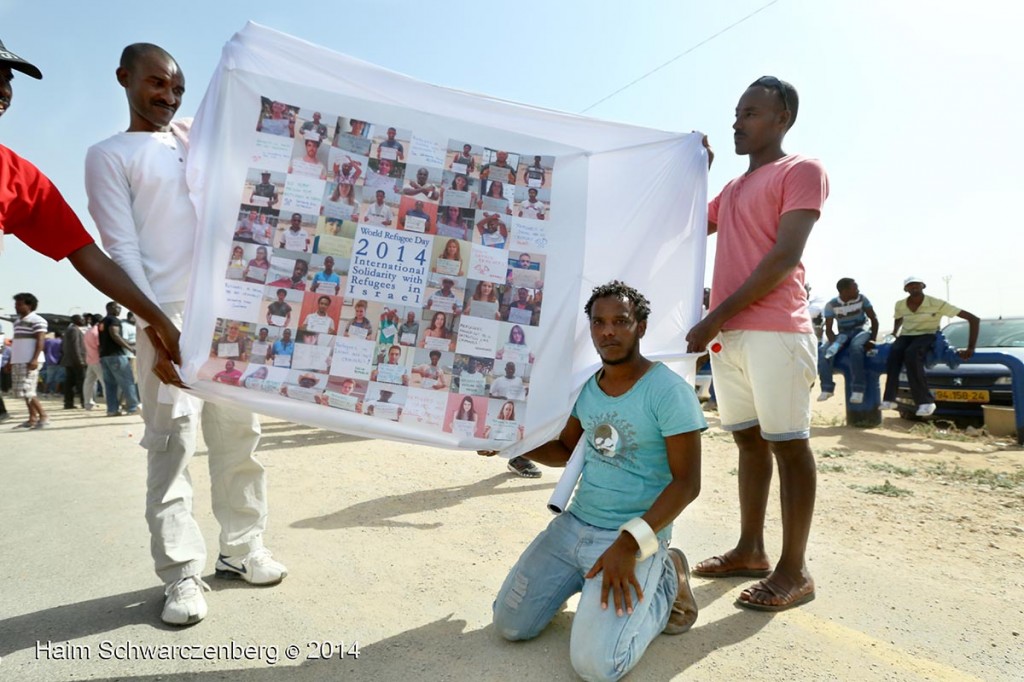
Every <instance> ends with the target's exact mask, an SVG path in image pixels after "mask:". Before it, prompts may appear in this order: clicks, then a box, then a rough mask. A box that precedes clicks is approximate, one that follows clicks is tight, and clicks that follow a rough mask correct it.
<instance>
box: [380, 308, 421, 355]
mask: <svg viewBox="0 0 1024 682" xmlns="http://www.w3.org/2000/svg"><path fill="white" fill-rule="evenodd" d="M422 313H423V309H422V308H419V307H412V306H407V307H404V308H399V309H398V318H399V324H398V329H397V330H396V331H395V340H396V341H397V342H398V345H400V346H409V347H415V346H416V343H417V342H418V341H419V338H420V330H421V329H426V326H427V325H426V324H421V323H420V315H421V314H422ZM379 338H380V340H384V339H385V334H384V330H383V329H382V330H381V332H380V337H379Z"/></svg>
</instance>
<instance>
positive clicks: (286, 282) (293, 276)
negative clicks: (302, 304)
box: [267, 249, 310, 298]
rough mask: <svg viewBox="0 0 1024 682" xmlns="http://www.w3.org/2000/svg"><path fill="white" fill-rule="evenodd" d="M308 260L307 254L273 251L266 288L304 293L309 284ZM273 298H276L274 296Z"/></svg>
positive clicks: (281, 250)
mask: <svg viewBox="0 0 1024 682" xmlns="http://www.w3.org/2000/svg"><path fill="white" fill-rule="evenodd" d="M309 259H310V256H309V255H307V254H302V253H297V252H295V251H287V250H283V249H280V250H275V251H274V253H273V254H271V256H270V272H268V273H267V286H268V287H274V288H281V289H292V290H295V291H305V290H306V287H307V285H308V284H309ZM274 298H277V296H276V294H275V296H274Z"/></svg>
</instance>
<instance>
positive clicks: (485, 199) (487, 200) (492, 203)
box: [476, 180, 516, 216]
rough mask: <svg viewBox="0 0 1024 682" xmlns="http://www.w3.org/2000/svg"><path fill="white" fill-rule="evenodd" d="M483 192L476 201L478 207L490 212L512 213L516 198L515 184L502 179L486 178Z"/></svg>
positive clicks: (508, 214) (507, 214)
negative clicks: (513, 201)
mask: <svg viewBox="0 0 1024 682" xmlns="http://www.w3.org/2000/svg"><path fill="white" fill-rule="evenodd" d="M483 184H484V187H483V194H482V195H481V197H480V200H479V201H477V202H476V205H477V208H479V209H481V210H483V211H488V212H490V213H499V214H501V215H506V216H510V215H512V200H513V199H514V198H515V195H516V193H515V189H516V188H515V185H510V184H508V183H504V182H502V181H501V180H484V181H483Z"/></svg>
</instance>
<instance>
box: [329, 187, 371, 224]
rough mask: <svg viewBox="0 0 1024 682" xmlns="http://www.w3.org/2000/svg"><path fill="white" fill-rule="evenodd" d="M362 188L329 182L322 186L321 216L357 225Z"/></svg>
mask: <svg viewBox="0 0 1024 682" xmlns="http://www.w3.org/2000/svg"><path fill="white" fill-rule="evenodd" d="M362 196H363V188H362V187H360V186H358V185H346V184H344V183H340V182H336V181H331V182H328V183H327V184H326V185H325V186H324V198H323V212H322V213H321V215H323V216H324V217H326V218H331V219H332V220H335V221H341V222H349V223H353V224H354V223H358V222H359V208H360V206H362V204H361V197H362Z"/></svg>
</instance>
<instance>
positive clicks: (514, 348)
mask: <svg viewBox="0 0 1024 682" xmlns="http://www.w3.org/2000/svg"><path fill="white" fill-rule="evenodd" d="M505 355H508V356H509V357H514V358H517V359H519V362H523V361H524V360H525V361H526V362H528V363H529V364H531V365H532V364H533V353H531V352H530V347H529V346H527V345H526V333H525V332H524V331H523V328H522V327H520V326H519V325H518V324H514V325H512V328H511V329H509V331H508V341H506V342H505V345H504V346H503V347H501V348H499V349H498V352H497V353H495V355H494V357H495V358H496V359H498V360H502V359H504V357H505Z"/></svg>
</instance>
